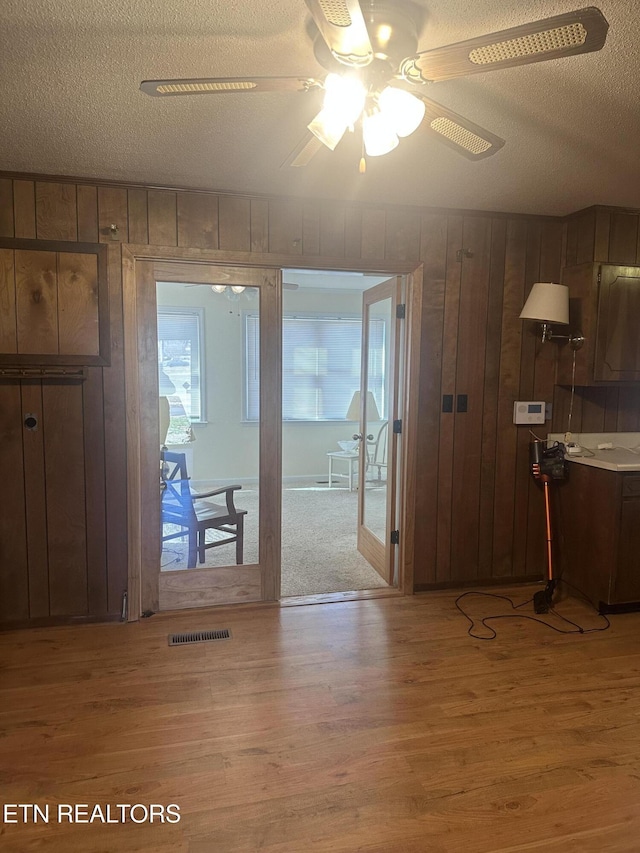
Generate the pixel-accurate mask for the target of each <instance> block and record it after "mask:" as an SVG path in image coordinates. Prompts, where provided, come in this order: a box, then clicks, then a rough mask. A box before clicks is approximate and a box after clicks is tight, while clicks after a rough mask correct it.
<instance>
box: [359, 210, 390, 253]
mask: <svg viewBox="0 0 640 853" xmlns="http://www.w3.org/2000/svg"><path fill="white" fill-rule="evenodd" d="M386 233H387V215H386V213H385V211H384V210H379V209H376V208H365V209H364V210H363V211H362V250H361V252H360V256H361V258H362V259H363V260H371V259H374V258H378V259H381V258H384V246H385V240H386Z"/></svg>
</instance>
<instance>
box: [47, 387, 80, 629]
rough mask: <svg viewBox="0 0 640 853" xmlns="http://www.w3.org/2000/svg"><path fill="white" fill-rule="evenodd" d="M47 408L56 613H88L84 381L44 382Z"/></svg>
mask: <svg viewBox="0 0 640 853" xmlns="http://www.w3.org/2000/svg"><path fill="white" fill-rule="evenodd" d="M42 410H43V412H42V420H43V424H44V429H43V433H44V469H45V489H46V495H47V552H48V555H49V595H50V609H51V615H52V616H70V615H73V616H75V615H78V616H81V615H86V614H87V613H88V612H89V608H88V600H87V539H86V530H87V522H86V494H85V480H84V457H85V447H84V434H83V433H84V430H83V418H82V414H83V413H82V383H68V384H62V383H60V384H58V383H52V382H51V381H47V382H46V383H43V387H42Z"/></svg>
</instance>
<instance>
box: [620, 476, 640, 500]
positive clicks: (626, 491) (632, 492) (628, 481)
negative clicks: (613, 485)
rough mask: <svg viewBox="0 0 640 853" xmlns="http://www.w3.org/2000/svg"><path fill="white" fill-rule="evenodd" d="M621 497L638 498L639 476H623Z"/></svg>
mask: <svg viewBox="0 0 640 853" xmlns="http://www.w3.org/2000/svg"><path fill="white" fill-rule="evenodd" d="M622 497H623V498H633V497H640V476H638V477H630V476H628V475H627V476H624V479H623V480H622Z"/></svg>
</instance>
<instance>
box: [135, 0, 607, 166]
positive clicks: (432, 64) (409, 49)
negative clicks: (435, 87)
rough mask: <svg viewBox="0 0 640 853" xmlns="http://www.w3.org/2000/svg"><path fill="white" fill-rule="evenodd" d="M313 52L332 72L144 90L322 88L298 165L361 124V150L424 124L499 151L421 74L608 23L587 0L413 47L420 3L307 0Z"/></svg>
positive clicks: (492, 63) (489, 60) (592, 31)
mask: <svg viewBox="0 0 640 853" xmlns="http://www.w3.org/2000/svg"><path fill="white" fill-rule="evenodd" d="M305 3H306V5H307V7H308V8H309V11H310V12H311V16H312V20H311V21H310V22H309V25H308V28H307V29H308V32H309V35H310V37H311V38H312V39H313V48H314V54H315V57H316V59H317V60H318V62H319V63H320V65H322V66H323V68H325V69H326V70H327V72H329V73H328V74H327V76H326V77H325V78H323V79H317V78H315V77H210V78H200V79H184V80H145V81H143V82H142V84H141V85H140V89H141V90H142V91H143V92H145V93H146V94H148V95H153V96H159V97H167V96H169V97H173V96H179V95H203V94H218V95H219V94H226V95H228V94H247V93H253V92H271V91H298V92H300V91H303V92H304V91H307V92H308V91H313V90H324V105H323V107H322V109H321V110H320V112H319V113H318V115H317V116H316V117H315V118H314V119H313V120H312V121H311V123H310V124H309V125H308V130H309V131H310V133H309V134H307V135H306V136H305V138H304V139H303V140H302V142H301V143H300V144H299V145H298V146H297V147H296V148H295V149H294V151H293V152H292V153H291V154H290V156H289V157H288V158H287V160H286V161H285V162H284V163H283V164H282V165H283V166H304V165H307V163H309V161H310V160H311V158H312V157H313V156H314V155H315V154H316V153H317V152H318V151H319V150H320V149H321V148H322V146H323V144H324V145H325V146H327V147H328V148H330V149H331V150H334V149H335V148H336V146H337V145H338V143H339V142H340V140H341V139H342V138H343V136H344V134H345V133H346V131H347V130H353V129H354V128H356V127H357V128H358V129H361V131H362V141H363V158H362V160H361V164H360V170H361V171H364V163H365V160H364V155H365V153H366V155H367V156H370V157H372V156H377V155H381V154H385V153H387V152H389V151H391V150H393V149H394V148H395V147H396V146H397V145H398V141H399V138H402V137H403V136H408V135H410V134H411V133H413V132H414V131H415V130H417V128H418V127H420V128H421V130H422V132H425V133H427V134H429V135H430V136H431V137H433V138H435V139H438V140H439V141H440V142H442V143H444V144H445V145H447V146H449V147H451V148H453V149H455V150H456V151H457V152H458V153H459V154H462V155H463V156H464V157H467V158H468V159H470V160H480V159H482V158H484V157H489V156H490V155H492V154H495V153H496V151H498V150H499V149H500V148H502V146H503V145H504V140H503V139H500V137H498V136H496V135H495V134H493V133H491V132H490V131H488V130H485V129H484V128H482V127H480V126H479V125H477V124H475V123H474V122H472V121H470V120H469V119H466V118H464V117H463V116H461V115H458V114H457V113H455V112H453V111H451V110H449V109H447V108H446V107H444V106H442V105H441V104H439V103H437V102H436V101H433V100H431V99H430V98H428V97H427V96H426V95H425V94H424V91H425V89H426V88H427V84H429V83H436V82H438V81H441V80H451V79H453V78H455V77H466V76H468V75H471V74H478V73H480V72H485V71H493V70H498V69H501V68H509V67H513V66H516V65H528V64H530V63H533V62H543V61H546V60H550V59H557V58H559V57H563V56H572V55H574V54H578V53H589V52H591V51H595V50H600V49H601V48H602V46H603V45H604V43H605V40H606V37H607V30H608V29H609V24H608V22H607V20H606V18H605V17H604V15H603V14H602V12H601V11H600V10H599V9H597V8H595V7H593V6H589V7H587V8H584V9H578V10H576V11H573V12H566V13H564V14H561V15H555V16H553V17H550V18H544V19H542V20H539V21H532V22H530V23H526V24H521V25H520V26H517V27H512V28H510V29H507V30H501V31H499V32H494V33H489V34H487V35H484V36H477V37H475V38H472V39H468V40H467V41H461V42H457V43H455V44H450V45H446V46H444V47H437V48H433V49H431V50H425V51H421V52H419V53H416V50H417V46H418V35H419V33H420V30H421V29H422V24H423V21H424V10H423V9H421V8H420V7H418V6H416V5H415V4H414V3H413V2H411V0H395V1H394V0H360V2H358V0H305Z"/></svg>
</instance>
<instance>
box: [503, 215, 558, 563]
mask: <svg viewBox="0 0 640 853" xmlns="http://www.w3.org/2000/svg"><path fill="white" fill-rule="evenodd" d="M541 248H542V222H541V221H540V220H536V219H530V220H527V250H526V264H525V293H527V294H528V293H529V291H530V290H531V287H532V286H533V283H534V282H535V281H541V280H542V276H541V275H540V255H541ZM558 272H559V270H558ZM520 322H522V321H520ZM528 325H529V329H528V331H529V332H531V331H533V330H535V332H536V334H525V335H523V336H522V340H521V347H520V387H519V389H518V399H519V400H537V399H538V397H536V396H535V393H536V388H535V381H536V375H537V376H538V393H540V394H543V396H542V399H544V398H545V395H544V393H543V392H544V391H545V390H546V389H547V388H551V387H553V383H554V379H555V347H548V346H547V347H543V346H541V345H540V344H539V342H538V335H537V332H538V329H539V326H538V324H537V323H536V324H528ZM531 327H533V328H531ZM541 379H543V381H540V380H541ZM516 435H517V451H516V484H515V485H516V491H515V495H516V496H515V501H514V513H513V518H514V536H513V552H512V558H511V559H512V572H513V573H514V574H516V575H520V576H521V577H522V576H523V575H525V574H526V573H527V566H529V565H534V566H536V568H535V569H534V573H535V571H536V570H539V568H540V564H539V562H538V560H537V558H538V556H539V555H540V554H542V555H543V552H541V551H540V543H541V542H542V541H543V540H542V538H541V537H540V536H538V535H536V533H537V531H538V529H541V530H544V527H539V523H540V522H541V521H543V520H544V516H543V515H541V510H542V504H541V502H540V500H539V499H538V497H539V496H538V491H537V484H536V483H535V482H534V481H533V479H532V477H531V474H530V470H529V442H530V441H531V434H530V432H529V429H528V428H527V427H523V426H521V427H517V428H516ZM530 526H531V528H532V530H533V531H534V533H533V535H532V536H529V535H528V533H529V528H530ZM543 565H544V564H543Z"/></svg>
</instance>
